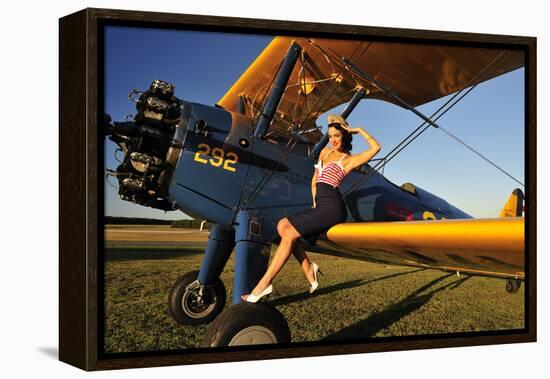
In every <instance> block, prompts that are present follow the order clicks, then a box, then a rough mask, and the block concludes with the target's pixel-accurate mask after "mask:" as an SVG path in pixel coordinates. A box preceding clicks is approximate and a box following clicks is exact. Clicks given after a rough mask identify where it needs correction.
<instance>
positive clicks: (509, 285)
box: [506, 279, 521, 293]
mask: <svg viewBox="0 0 550 379" xmlns="http://www.w3.org/2000/svg"><path fill="white" fill-rule="evenodd" d="M520 287H521V280H519V279H508V280H507V281H506V292H508V293H516V292H518V291H519V288H520Z"/></svg>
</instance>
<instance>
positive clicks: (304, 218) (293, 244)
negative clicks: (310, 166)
mask: <svg viewBox="0 0 550 379" xmlns="http://www.w3.org/2000/svg"><path fill="white" fill-rule="evenodd" d="M356 133H359V134H361V135H362V136H363V137H364V138H365V139H366V140H367V142H368V144H369V146H370V148H369V149H368V150H365V151H363V152H361V153H358V154H353V155H350V150H351V140H352V136H351V135H352V134H356ZM328 137H329V142H330V143H331V145H332V148H328V147H326V148H324V149H323V151H321V154H319V163H318V164H317V165H315V174H314V175H313V179H312V180H311V193H312V195H313V196H312V197H313V206H312V208H311V209H307V210H305V211H302V212H299V213H295V214H293V215H291V216H289V217H285V218H283V219H281V220H280V221H279V223H278V224H277V232H278V233H279V235H280V236H281V242H280V244H279V247H278V248H277V251H276V252H275V256H274V257H273V259H272V260H271V263H270V265H269V267H268V268H267V271H266V273H265V274H264V276H263V277H262V278H261V279H260V281H259V282H258V284H257V285H256V287H255V288H254V289H253V290H252V293H250V294H248V295H243V296H242V299H243V300H245V301H247V302H250V303H255V302H257V301H258V300H260V299H261V298H262V297H263V296H265V295H268V294H270V293H271V292H272V291H273V286H272V285H271V282H272V281H273V279H274V278H275V276H276V275H277V274H278V273H279V271H281V269H282V268H283V266H284V264H285V263H286V261H287V260H288V258H289V257H290V253H291V252H292V253H293V254H294V256H295V257H296V259H297V260H298V262H300V265H301V266H302V270H303V271H304V274H305V275H306V278H307V280H308V281H309V283H310V284H311V287H310V289H309V292H310V293H313V292H314V291H315V290H316V289H317V287H318V286H319V282H318V281H317V273H320V271H319V266H317V264H315V263H313V262H311V261H310V260H309V259H308V257H307V255H306V252H305V248H304V246H303V245H302V243H301V242H300V241H298V239H299V238H300V237H305V238H308V240H309V239H313V240H315V239H317V237H318V235H319V234H320V233H321V232H326V231H327V230H328V229H330V228H331V227H332V226H334V225H336V224H339V223H342V222H344V221H345V220H346V218H347V210H346V205H345V204H344V200H343V199H342V195H341V194H340V191H339V190H338V187H339V186H340V183H341V182H342V180H343V179H344V177H345V176H346V174H347V173H348V172H351V170H353V169H355V168H356V167H360V166H362V165H364V164H365V163H367V162H368V161H369V160H370V159H371V158H372V157H374V156H375V155H376V153H378V151H380V145H379V144H378V142H377V141H376V140H375V139H374V138H373V137H372V136H371V135H369V134H368V133H367V132H366V131H364V130H363V129H361V128H350V127H349V125H348V124H347V122H346V120H344V119H343V118H342V117H340V116H337V115H329V116H328Z"/></svg>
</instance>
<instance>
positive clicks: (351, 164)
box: [342, 125, 380, 172]
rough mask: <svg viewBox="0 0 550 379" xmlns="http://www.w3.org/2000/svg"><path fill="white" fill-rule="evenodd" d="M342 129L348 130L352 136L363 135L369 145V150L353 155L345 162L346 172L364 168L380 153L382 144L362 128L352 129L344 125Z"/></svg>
mask: <svg viewBox="0 0 550 379" xmlns="http://www.w3.org/2000/svg"><path fill="white" fill-rule="evenodd" d="M342 128H344V129H346V130H347V131H348V132H349V133H351V134H357V133H358V134H361V135H362V136H363V137H364V138H365V140H366V141H367V142H368V144H369V149H368V150H365V151H362V152H361V153H358V154H353V155H351V156H350V157H349V158H348V159H346V160H345V163H344V169H345V170H346V172H350V171H351V170H353V169H355V168H357V167H359V166H363V165H364V164H365V163H367V162H368V161H369V160H371V158H372V157H374V156H375V155H376V154H377V153H378V152H379V151H380V144H379V143H378V141H377V140H376V139H374V137H373V136H371V135H370V134H369V133H367V132H366V131H365V130H364V129H362V128H350V127H349V126H347V125H342Z"/></svg>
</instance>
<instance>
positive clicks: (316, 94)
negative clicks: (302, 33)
mask: <svg viewBox="0 0 550 379" xmlns="http://www.w3.org/2000/svg"><path fill="white" fill-rule="evenodd" d="M293 40H294V41H296V42H297V43H298V44H299V45H300V46H301V47H302V50H303V54H302V56H301V57H300V58H299V59H298V62H297V64H296V66H295V67H294V71H293V72H292V75H291V77H290V80H289V83H288V85H287V88H286V92H285V95H284V97H283V99H282V101H281V104H280V105H279V107H278V110H277V115H276V117H275V119H274V122H273V124H272V129H270V130H275V131H276V132H279V133H282V134H283V135H284V134H287V133H288V131H289V126H290V124H291V123H293V124H295V125H296V126H297V127H302V128H306V127H310V126H314V125H315V120H316V119H317V117H318V116H319V115H321V114H323V113H324V112H326V111H328V110H330V109H332V108H334V107H336V106H338V105H340V104H342V103H345V102H348V101H349V100H350V99H351V97H352V96H353V93H354V89H355V88H356V87H358V86H360V87H364V88H366V89H367V90H369V94H368V97H370V98H375V99H381V100H386V101H390V102H394V100H393V99H392V98H389V97H387V95H385V94H384V93H383V92H381V91H380V90H378V89H377V88H376V87H372V86H371V85H370V84H369V83H368V82H366V81H364V80H363V79H361V78H359V77H357V76H355V75H354V74H353V73H351V72H349V71H348V70H347V69H346V68H345V67H344V64H343V62H342V57H346V58H349V59H350V60H351V61H353V62H354V63H355V64H356V65H357V66H358V67H360V68H361V69H362V70H363V71H365V72H367V73H368V74H369V75H371V76H373V77H375V78H376V80H377V81H379V82H380V83H382V84H383V85H385V86H386V87H388V88H389V89H390V90H392V91H393V92H394V93H396V94H397V95H398V96H399V97H401V98H402V99H403V100H405V101H406V102H408V103H409V104H410V105H412V106H415V107H416V106H418V105H421V104H425V103H427V102H429V101H432V100H435V99H438V98H440V97H442V96H445V95H448V94H450V93H453V92H456V91H458V90H460V89H462V88H463V87H465V86H471V85H474V84H477V83H479V82H482V81H485V80H488V79H491V78H493V77H495V76H498V75H501V74H504V73H506V72H508V71H511V70H514V69H516V68H519V67H521V66H523V65H524V53H523V52H522V51H521V50H499V49H488V48H470V47H460V46H439V45H421V44H405V43H393V42H370V41H350V40H334V39H318V38H313V39H309V38H303V37H275V38H274V39H273V40H272V41H271V43H270V44H269V45H268V46H267V47H266V48H265V50H264V51H263V52H262V53H261V54H260V55H259V56H258V57H257V59H256V60H255V61H254V62H253V63H252V64H251V65H250V66H249V67H248V69H247V70H246V71H245V72H244V73H243V75H242V76H241V77H240V78H239V79H238V80H237V81H236V82H235V83H234V85H233V86H232V87H231V88H230V89H229V91H227V93H226V94H225V95H224V96H223V97H222V98H221V99H220V101H219V102H218V105H220V106H222V107H223V108H225V109H228V110H232V111H236V110H237V107H238V102H239V97H243V99H244V100H245V104H246V111H247V113H248V114H249V115H251V116H253V117H254V116H257V111H258V110H259V109H261V108H262V107H263V105H264V104H265V101H266V100H267V98H268V96H269V93H270V90H271V85H272V80H273V78H274V77H275V76H276V74H277V70H278V68H279V66H280V64H281V62H282V60H283V58H284V56H285V54H286V51H287V50H288V48H289V46H290V44H291V42H292V41H293ZM487 67H488V69H487V70H486V71H484V70H485V69H486V68H487ZM482 72H483V73H484V74H483V75H481V76H479V74H480V73H482ZM398 105H401V104H398ZM314 136H316V137H317V138H318V137H320V134H317V135H315V134H314Z"/></svg>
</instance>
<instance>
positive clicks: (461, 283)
mask: <svg viewBox="0 0 550 379" xmlns="http://www.w3.org/2000/svg"><path fill="white" fill-rule="evenodd" d="M202 249H203V248H202V246H198V245H196V246H187V247H185V248H184V249H181V248H169V247H154V246H151V247H147V246H145V247H144V246H139V247H131V246H125V247H124V248H120V247H118V248H115V247H111V248H109V247H108V248H106V254H105V255H106V263H105V351H106V352H113V353H114V352H137V351H156V350H172V349H185V348H190V347H200V344H201V342H202V339H203V336H204V335H205V333H206V328H207V326H204V325H203V326H179V325H177V324H176V323H175V322H174V321H173V320H172V319H171V318H170V316H168V314H167V296H168V291H169V289H170V287H171V286H172V284H173V283H174V282H175V280H176V279H177V278H178V277H179V276H180V275H183V274H185V273H186V272H188V271H191V270H197V269H199V267H200V263H201V259H202ZM309 256H310V258H311V259H312V260H313V261H315V262H317V263H318V264H319V266H320V267H321V269H322V271H323V272H324V274H325V275H324V276H321V277H320V289H319V290H318V291H317V292H316V293H315V294H314V295H310V294H308V293H307V289H308V286H309V284H308V283H307V281H306V279H305V277H304V276H303V274H302V272H301V270H300V267H299V266H298V264H297V263H296V261H295V260H294V258H290V260H289V262H288V264H287V265H286V266H285V267H284V268H283V270H282V272H281V273H280V275H279V276H278V277H277V278H276V279H275V281H274V283H273V284H274V292H273V295H272V296H271V298H270V303H271V304H272V305H274V306H275V307H277V309H278V310H279V311H280V312H281V313H282V314H283V315H284V316H285V318H286V320H287V322H288V324H289V327H290V332H291V335H292V341H293V342H303V341H319V340H325V339H326V340H349V339H352V338H364V337H386V336H410V335H422V334H436V333H455V332H472V331H486V330H502V329H518V328H523V326H524V291H523V290H524V287H523V286H522V287H521V289H520V291H519V292H517V293H516V294H508V293H507V292H506V291H505V280H503V279H498V278H486V277H476V276H468V275H461V276H460V277H457V276H456V275H455V274H449V273H446V272H442V271H438V270H429V269H419V268H414V267H399V266H387V265H378V264H373V263H368V262H363V261H358V260H351V259H344V258H339V257H332V256H326V255H320V254H314V253H310V254H309ZM233 270H234V259H233V257H232V258H231V259H230V261H229V262H228V264H227V266H226V268H225V270H224V272H223V274H222V276H221V279H222V281H223V282H224V284H225V286H226V288H227V290H228V294H227V298H228V304H227V305H226V306H229V302H230V299H231V296H232V294H231V286H232V280H233Z"/></svg>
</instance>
